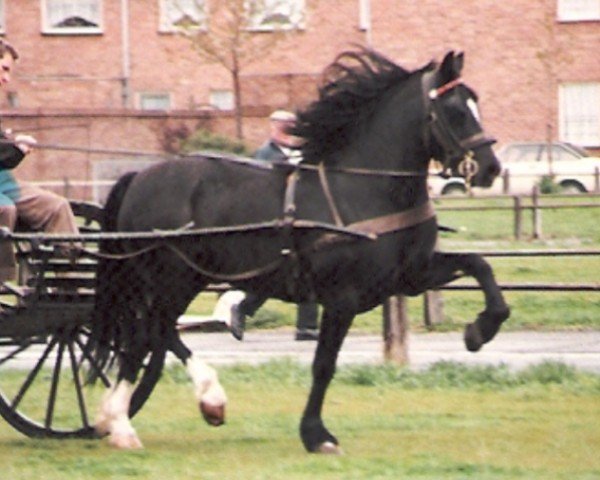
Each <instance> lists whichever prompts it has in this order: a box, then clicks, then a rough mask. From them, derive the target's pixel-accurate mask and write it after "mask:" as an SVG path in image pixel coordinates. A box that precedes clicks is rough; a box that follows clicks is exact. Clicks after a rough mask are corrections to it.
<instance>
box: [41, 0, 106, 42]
mask: <svg viewBox="0 0 600 480" xmlns="http://www.w3.org/2000/svg"><path fill="white" fill-rule="evenodd" d="M42 22H43V25H42V31H43V32H44V33H56V34H77V35H81V34H98V33H102V0H42Z"/></svg>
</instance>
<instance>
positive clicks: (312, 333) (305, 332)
mask: <svg viewBox="0 0 600 480" xmlns="http://www.w3.org/2000/svg"><path fill="white" fill-rule="evenodd" d="M318 339H319V331H318V330H317V329H313V328H301V329H298V330H296V341H299V342H302V341H307V340H308V341H311V340H312V341H315V340H318Z"/></svg>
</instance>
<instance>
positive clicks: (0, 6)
mask: <svg viewBox="0 0 600 480" xmlns="http://www.w3.org/2000/svg"><path fill="white" fill-rule="evenodd" d="M5 3H6V2H5V1H4V0H0V34H3V33H6V14H5V13H4V10H5V9H4V4H5Z"/></svg>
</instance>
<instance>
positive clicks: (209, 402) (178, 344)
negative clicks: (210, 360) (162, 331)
mask: <svg viewBox="0 0 600 480" xmlns="http://www.w3.org/2000/svg"><path fill="white" fill-rule="evenodd" d="M170 349H171V351H172V352H173V353H174V354H175V355H176V356H177V358H179V360H181V361H182V362H183V364H184V365H185V366H186V368H187V371H188V374H189V376H190V378H191V379H192V383H193V384H194V390H195V394H196V398H197V400H198V407H199V409H200V412H201V413H202V416H203V417H204V420H206V423H208V424H209V425H213V426H215V427H218V426H219V425H223V423H225V406H226V404H227V395H226V394H225V390H224V389H223V387H222V386H221V383H220V382H219V377H218V375H217V372H216V370H215V369H214V368H212V367H210V366H209V365H207V364H206V362H204V361H202V360H200V359H199V358H197V357H195V356H194V354H193V353H192V352H191V351H190V350H189V349H188V348H187V347H186V346H185V345H184V344H183V342H182V341H181V339H180V338H179V335H178V334H177V333H173V336H172V338H171V344H170Z"/></svg>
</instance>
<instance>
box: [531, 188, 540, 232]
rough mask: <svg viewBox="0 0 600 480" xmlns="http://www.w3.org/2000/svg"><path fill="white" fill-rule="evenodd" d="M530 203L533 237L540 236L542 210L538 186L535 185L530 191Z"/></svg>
mask: <svg viewBox="0 0 600 480" xmlns="http://www.w3.org/2000/svg"><path fill="white" fill-rule="evenodd" d="M531 203H532V205H533V213H532V221H533V238H536V239H539V238H542V210H541V208H539V206H540V187H538V186H537V185H535V186H534V187H533V192H532V193H531Z"/></svg>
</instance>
